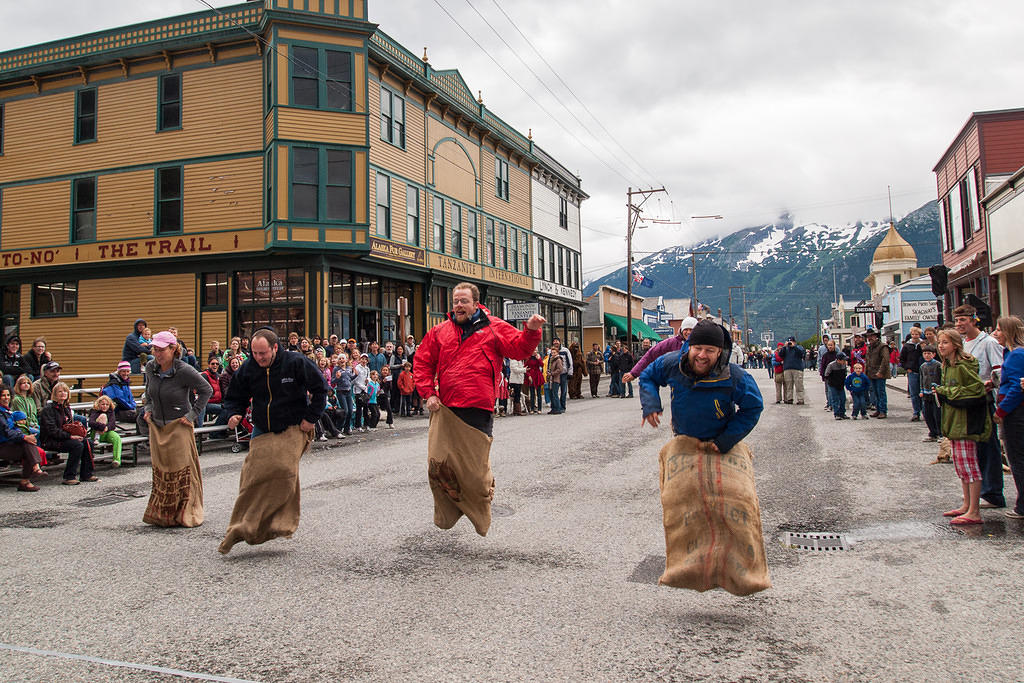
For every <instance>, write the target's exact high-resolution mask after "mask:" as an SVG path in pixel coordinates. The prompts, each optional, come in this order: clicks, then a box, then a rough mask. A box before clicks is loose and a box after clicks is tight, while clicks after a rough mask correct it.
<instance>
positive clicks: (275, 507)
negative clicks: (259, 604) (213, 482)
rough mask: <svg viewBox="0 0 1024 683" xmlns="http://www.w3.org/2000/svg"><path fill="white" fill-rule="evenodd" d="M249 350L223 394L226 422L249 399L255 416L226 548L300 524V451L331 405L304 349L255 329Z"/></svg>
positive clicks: (234, 422)
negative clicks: (281, 343)
mask: <svg viewBox="0 0 1024 683" xmlns="http://www.w3.org/2000/svg"><path fill="white" fill-rule="evenodd" d="M250 350H251V351H252V357H251V358H249V360H247V361H245V362H244V363H242V366H241V367H240V368H238V370H236V371H235V374H234V376H233V377H232V378H231V384H229V385H228V395H227V396H226V397H225V398H224V406H223V409H224V411H225V412H226V413H227V414H229V415H231V417H230V418H229V419H228V427H230V428H231V429H234V428H235V427H237V426H238V423H239V422H240V421H241V420H242V414H243V413H244V412H245V408H246V406H247V405H248V404H249V401H250V400H252V423H253V431H252V439H250V441H249V454H248V455H247V456H246V458H245V462H244V463H243V464H242V476H241V482H240V484H239V487H238V498H236V499H235V505H234V509H233V510H232V512H231V521H230V523H229V524H228V528H227V531H226V532H225V534H224V540H223V541H221V544H220V547H219V548H218V550H219V551H220V552H221V553H224V554H227V553H229V552H230V551H231V547H232V546H233V545H235V544H236V543H238V542H239V541H245V542H246V543H248V544H250V545H257V544H260V543H264V542H266V541H269V540H270V539H272V538H277V537H279V536H284V537H289V536H291V535H292V533H293V532H294V531H295V529H297V528H298V526H299V459H300V458H301V457H302V454H303V453H305V452H306V450H307V449H308V448H309V443H310V441H311V440H312V436H313V430H314V428H315V426H316V423H317V421H318V420H319V419H320V416H321V415H322V414H323V412H324V407H325V406H326V405H327V380H325V379H324V376H323V374H321V373H320V370H319V369H318V368H317V367H316V365H314V364H313V362H312V361H311V360H309V359H308V358H306V357H305V356H304V355H302V354H301V353H297V352H294V351H287V350H284V349H281V348H280V347H279V345H278V338H277V334H276V333H274V331H273V330H271V329H268V328H262V329H259V330H257V331H256V333H255V334H254V335H253V336H252V344H251V345H250ZM296 427H297V428H298V429H296ZM299 430H301V431H299Z"/></svg>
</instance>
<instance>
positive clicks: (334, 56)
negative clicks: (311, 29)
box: [288, 44, 355, 111]
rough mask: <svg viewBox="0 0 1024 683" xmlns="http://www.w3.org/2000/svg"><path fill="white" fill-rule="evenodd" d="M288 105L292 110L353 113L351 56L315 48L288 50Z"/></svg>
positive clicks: (291, 47) (329, 49)
mask: <svg viewBox="0 0 1024 683" xmlns="http://www.w3.org/2000/svg"><path fill="white" fill-rule="evenodd" d="M289 57H290V59H289V67H288V68H289V74H288V77H289V86H288V97H289V100H288V101H289V103H290V104H291V106H293V107H305V108H308V109H325V110H330V111H353V104H354V103H353V96H352V89H353V80H354V76H355V74H354V70H353V63H354V61H355V60H353V58H352V52H351V51H349V50H337V49H332V48H327V47H319V46H314V45H299V44H292V45H291V46H290V48H289Z"/></svg>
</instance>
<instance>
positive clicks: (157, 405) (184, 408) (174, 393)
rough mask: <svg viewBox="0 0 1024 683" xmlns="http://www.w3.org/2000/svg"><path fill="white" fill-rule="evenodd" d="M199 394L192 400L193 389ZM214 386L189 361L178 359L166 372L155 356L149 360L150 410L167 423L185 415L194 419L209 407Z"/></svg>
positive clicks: (157, 420) (154, 417) (161, 422)
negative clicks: (162, 370)
mask: <svg viewBox="0 0 1024 683" xmlns="http://www.w3.org/2000/svg"><path fill="white" fill-rule="evenodd" d="M193 391H194V392H196V394H198V398H197V399H196V402H195V403H192V401H191V399H192V392H193ZM212 395H213V387H211V386H210V383H209V382H207V381H206V380H205V379H203V376H202V375H200V374H199V372H198V371H197V370H196V369H195V368H193V367H192V366H191V365H189V364H188V363H186V362H184V361H182V360H179V359H177V358H175V359H174V364H173V365H172V366H171V369H170V370H169V371H168V373H167V374H166V375H165V374H162V373H161V372H160V368H159V366H158V365H157V364H156V361H155V360H151V361H149V362H148V363H146V412H147V413H150V415H151V417H152V420H153V422H154V423H155V424H156V425H158V426H160V427H163V426H164V425H166V424H168V423H169V422H173V421H174V420H177V419H179V418H182V417H187V418H188V419H189V420H191V421H192V422H193V423H195V421H196V420H198V419H199V416H200V415H202V414H203V411H204V410H205V409H206V402H207V401H209V400H210V396H212Z"/></svg>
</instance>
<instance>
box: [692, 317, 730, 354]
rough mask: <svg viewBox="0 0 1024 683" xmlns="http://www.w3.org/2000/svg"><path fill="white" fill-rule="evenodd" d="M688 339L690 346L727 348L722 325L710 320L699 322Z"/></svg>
mask: <svg viewBox="0 0 1024 683" xmlns="http://www.w3.org/2000/svg"><path fill="white" fill-rule="evenodd" d="M687 341H689V342H690V346H698V345H704V346H717V347H718V348H720V349H724V348H725V336H724V335H723V334H722V327H721V325H719V324H718V323H713V322H711V321H710V320H701V321H700V322H699V323H697V326H696V327H694V328H693V332H691V333H690V338H689V339H688V340H687Z"/></svg>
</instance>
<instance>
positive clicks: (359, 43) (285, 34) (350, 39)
mask: <svg viewBox="0 0 1024 683" xmlns="http://www.w3.org/2000/svg"><path fill="white" fill-rule="evenodd" d="M277 37H278V39H280V40H299V41H303V42H306V43H323V44H325V45H341V46H344V47H354V48H357V49H361V48H363V47H364V45H365V41H364V40H363V39H362V38H356V37H354V36H344V35H340V34H338V33H337V32H336V31H330V30H325V31H318V30H316V29H297V28H289V27H285V26H282V27H281V28H279V29H278V30H277Z"/></svg>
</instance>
